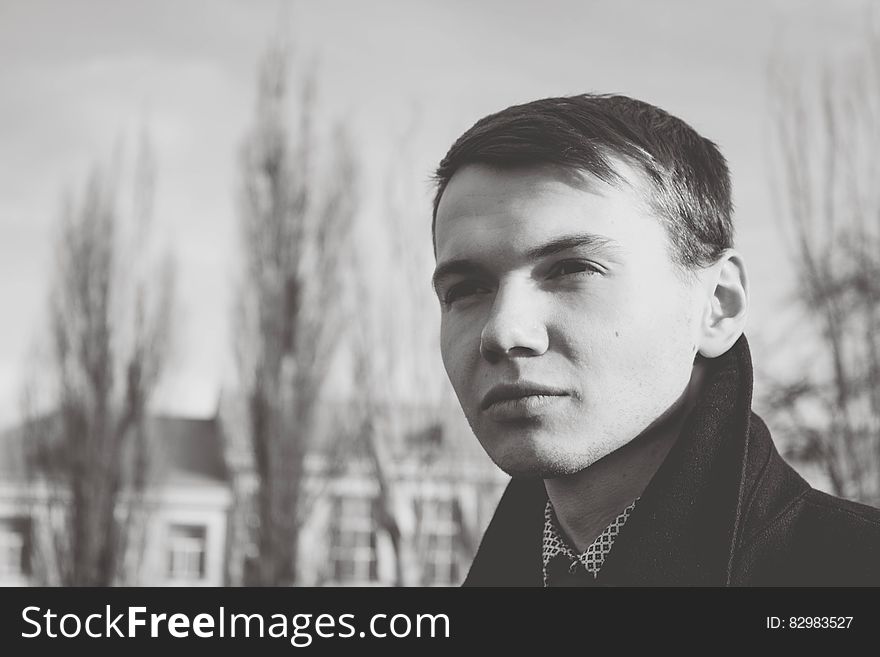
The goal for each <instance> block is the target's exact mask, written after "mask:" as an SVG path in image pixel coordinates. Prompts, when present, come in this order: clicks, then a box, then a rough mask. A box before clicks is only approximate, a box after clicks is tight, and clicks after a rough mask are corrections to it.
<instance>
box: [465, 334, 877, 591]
mask: <svg viewBox="0 0 880 657" xmlns="http://www.w3.org/2000/svg"><path fill="white" fill-rule="evenodd" d="M751 402H752V363H751V357H750V355H749V348H748V344H747V343H746V340H745V338H744V337H743V338H740V340H739V341H738V342H737V343H736V345H734V347H733V348H732V349H730V351H728V352H727V353H726V354H724V355H723V356H721V357H719V358H717V359H715V361H714V363H713V366H712V370H711V373H710V374H709V376H708V377H707V380H706V386H705V388H704V391H703V393H702V395H701V397H700V399H699V400H698V401H697V404H696V406H695V408H694V410H693V412H692V413H691V415H690V417H689V418H688V419H687V421H686V423H685V425H684V428H683V429H682V433H681V436H680V437H679V439H678V441H677V442H676V444H675V445H674V446H673V447H672V449H671V450H670V452H669V454H668V456H667V457H666V459H665V461H664V462H663V464H662V465H661V466H660V468H659V469H658V470H657V473H656V474H655V475H654V477H653V478H652V479H651V481H650V482H649V484H648V486H647V487H646V488H645V491H644V493H643V494H642V496H641V498H640V500H639V503H638V504H637V505H636V508H635V510H634V511H633V512H632V515H631V516H630V517H629V519H628V520H627V522H626V524H625V525H624V526H623V528H622V529H621V531H620V534H619V535H618V536H617V538H616V539H615V542H614V547H613V549H612V550H611V552H610V553H609V554H608V556H607V558H606V560H605V563H604V565H603V566H602V570H601V571H600V572H599V575H598V577H597V579H596V584H597V585H606V586H631V585H650V586H653V585H661V586H662V585H671V586H744V585H745V586H784V585H875V586H876V585H880V510H877V509H874V508H871V507H869V506H864V505H862V504H856V503H854V502H849V501H846V500H842V499H838V498H836V497H832V496H830V495H826V494H825V493H821V492H819V491H817V490H815V489H813V488H811V487H810V485H809V484H807V482H806V481H804V480H803V479H802V478H801V477H800V475H798V474H797V473H796V472H795V471H794V470H793V469H792V468H791V467H790V466H789V465H788V464H787V463H786V462H785V461H784V460H783V459H782V457H780V455H779V453H778V452H777V451H776V448H775V447H774V446H773V441H772V439H771V437H770V433H769V432H768V430H767V427H766V426H765V424H764V422H763V421H762V420H761V418H759V417H758V416H757V415H755V414H754V413H753V412H752V411H751ZM546 502H547V494H546V491H545V490H544V484H543V481H542V480H541V479H513V480H511V482H510V484H509V485H508V487H507V490H506V491H505V492H504V495H503V496H502V498H501V501H500V502H499V505H498V508H497V510H496V512H495V515H494V517H493V518H492V521H491V523H490V524H489V527H488V529H487V530H486V533H485V535H484V536H483V540H482V542H481V544H480V548H479V550H478V551H477V555H476V557H475V558H474V562H473V565H472V566H471V569H470V572H469V573H468V576H467V579H466V580H465V582H464V585H465V586H541V585H542V572H541V571H542V567H541V534H542V530H543V524H544V516H543V511H544V506H545V504H546Z"/></svg>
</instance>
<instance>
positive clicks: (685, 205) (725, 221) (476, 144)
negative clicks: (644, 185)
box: [431, 94, 733, 269]
mask: <svg viewBox="0 0 880 657" xmlns="http://www.w3.org/2000/svg"><path fill="white" fill-rule="evenodd" d="M613 156H617V157H619V158H622V159H623V160H625V161H628V162H630V163H634V164H636V165H637V168H641V169H642V170H643V171H644V173H645V174H646V177H647V180H648V182H649V185H650V194H649V198H648V203H649V206H650V207H651V209H652V211H653V212H654V213H655V214H656V215H657V217H658V219H659V220H660V221H661V222H662V224H663V225H664V227H665V229H666V231H667V234H668V236H669V240H670V244H671V246H672V251H673V253H672V258H673V260H674V261H675V262H677V263H678V264H679V265H681V266H683V267H684V268H686V269H696V268H698V267H704V266H707V265H709V264H711V263H712V262H715V261H716V260H717V259H718V258H719V257H720V256H721V254H722V252H723V251H724V249H726V248H729V247H731V246H732V245H733V223H732V212H733V202H732V200H731V190H730V174H729V172H728V169H727V163H726V161H725V159H724V156H723V155H721V152H720V151H719V150H718V147H717V146H716V145H715V144H714V143H712V142H711V141H709V140H708V139H706V138H704V137H701V136H700V135H699V134H698V133H697V132H696V131H695V130H694V129H693V128H691V127H690V126H689V125H688V124H687V123H685V122H684V121H682V120H681V119H678V118H676V117H674V116H672V115H671V114H669V113H667V112H665V111H663V110H662V109H660V108H658V107H655V106H654V105H650V104H648V103H645V102H642V101H639V100H635V99H633V98H628V97H627V96H618V95H599V94H581V95H578V96H568V97H560V98H544V99H542V100H536V101H533V102H530V103H525V104H523V105H514V106H513V107H508V108H507V109H505V110H501V111H500V112H497V113H495V114H490V115H489V116H487V117H485V118H482V119H480V120H479V121H477V122H476V123H475V124H474V125H473V127H471V128H470V129H469V130H468V131H467V132H465V133H464V134H463V135H462V136H461V137H459V138H458V140H457V141H456V142H455V143H454V144H453V145H452V148H450V149H449V152H448V153H447V154H446V157H444V158H443V160H442V161H441V162H440V166H439V167H437V171H436V173H435V176H434V179H435V181H436V183H437V193H436V195H435V196H434V212H433V221H432V224H431V233H432V236H434V237H435V238H436V222H437V207H438V206H439V204H440V198H441V197H442V196H443V192H444V191H445V190H446V186H447V185H448V184H449V181H450V180H451V179H452V176H453V175H454V174H455V172H456V171H458V170H459V169H461V168H462V167H464V166H466V165H469V164H485V165H489V166H493V167H498V168H502V169H504V168H519V167H529V166H538V165H545V164H550V165H557V166H560V167H563V168H565V169H570V170H582V171H587V172H588V173H590V174H592V175H594V176H596V177H597V178H599V179H600V180H603V181H604V182H607V183H609V184H619V183H620V182H621V181H622V177H621V176H620V174H619V173H618V172H617V171H615V169H614V166H613V163H612V161H611V159H610V158H611V157H613Z"/></svg>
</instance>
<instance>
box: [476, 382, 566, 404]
mask: <svg viewBox="0 0 880 657" xmlns="http://www.w3.org/2000/svg"><path fill="white" fill-rule="evenodd" d="M568 394H569V393H568V392H567V391H565V390H562V389H561V388H554V387H552V386H545V385H541V384H538V383H532V382H530V381H519V382H517V383H502V384H499V385H497V386H495V387H493V388H492V389H491V390H489V392H487V393H486V395H485V396H484V397H483V401H482V402H481V403H480V408H481V409H482V410H484V411H486V410H488V409H489V408H490V407H491V406H493V405H495V404H498V403H501V402H509V401H516V400H520V399H526V398H529V397H567V396H568Z"/></svg>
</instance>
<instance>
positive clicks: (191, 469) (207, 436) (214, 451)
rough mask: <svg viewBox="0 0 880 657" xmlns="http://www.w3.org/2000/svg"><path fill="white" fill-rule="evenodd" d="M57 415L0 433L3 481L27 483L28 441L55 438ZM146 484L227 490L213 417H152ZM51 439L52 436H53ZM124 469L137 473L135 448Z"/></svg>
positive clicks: (217, 433) (219, 438)
mask: <svg viewBox="0 0 880 657" xmlns="http://www.w3.org/2000/svg"><path fill="white" fill-rule="evenodd" d="M58 422H59V420H58V415H57V414H50V415H46V416H43V417H40V418H37V419H35V420H32V421H31V422H30V423H29V424H28V425H27V426H18V427H13V428H12V429H8V430H6V431H3V432H0V481H7V482H8V481H24V480H25V479H27V474H28V472H27V464H28V457H27V448H28V444H27V441H28V440H34V439H35V438H36V437H38V436H52V434H53V433H55V432H56V431H57V426H58ZM146 432H147V442H148V444H149V445H150V449H149V453H148V458H147V462H148V465H147V480H148V481H149V482H152V483H153V484H154V485H166V486H167V485H187V486H193V485H195V486H199V485H201V486H217V485H218V484H219V485H223V486H225V485H226V483H227V481H228V476H227V469H226V467H225V464H224V459H223V444H222V436H221V433H220V431H219V430H218V427H217V422H216V420H215V419H214V418H208V419H196V418H182V417H170V416H163V415H156V416H150V417H149V418H148V419H147V422H146ZM50 440H51V438H50ZM126 454H127V455H126V458H125V460H124V461H125V462H124V467H126V468H127V469H133V467H134V465H133V463H134V455H133V451H132V450H128V451H127V453H126Z"/></svg>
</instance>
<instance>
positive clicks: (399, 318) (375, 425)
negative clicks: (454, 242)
mask: <svg viewBox="0 0 880 657" xmlns="http://www.w3.org/2000/svg"><path fill="white" fill-rule="evenodd" d="M417 125H418V122H417V120H415V118H414V119H413V120H411V122H410V124H409V126H408V127H407V129H405V130H404V131H402V132H401V134H400V135H399V138H398V139H397V140H395V142H394V145H393V147H392V148H391V149H390V150H391V160H390V162H389V163H388V165H387V166H386V167H385V168H384V170H383V173H382V174H380V176H381V177H380V176H377V177H379V180H378V181H377V182H376V184H375V187H376V188H377V189H378V190H379V194H378V196H379V199H378V203H377V208H376V210H375V212H374V213H370V214H367V215H365V218H366V219H369V222H368V223H365V224H363V225H361V229H362V231H363V232H364V235H362V237H361V239H359V240H358V242H357V244H358V246H359V247H360V248H359V249H358V250H357V251H356V254H355V258H354V263H355V266H354V267H353V268H352V269H351V270H350V273H351V274H353V281H352V286H351V287H352V289H353V290H355V294H354V295H353V297H352V299H353V301H354V302H355V304H354V306H353V308H352V311H351V318H352V326H353V327H354V329H355V330H354V331H353V332H352V338H353V346H354V365H355V368H354V379H355V382H356V389H357V390H358V399H357V402H358V406H359V408H358V414H359V416H360V425H361V431H360V438H361V440H362V447H363V449H364V452H365V454H366V456H367V458H368V461H369V464H370V465H371V468H372V473H373V476H374V477H375V481H376V489H377V495H376V500H375V506H376V514H375V515H376V518H375V520H376V523H377V526H378V530H379V531H380V532H382V533H384V534H385V535H386V536H387V538H388V539H389V542H390V544H391V546H392V550H393V554H394V557H395V559H394V576H393V580H392V584H393V585H395V586H412V585H421V584H425V583H428V582H427V580H426V569H425V562H426V558H427V557H428V556H429V555H428V552H429V551H430V547H429V545H428V544H429V543H430V540H429V538H430V535H431V533H432V530H434V529H435V528H434V527H432V526H431V522H430V521H426V522H423V520H424V518H423V511H424V505H423V503H425V502H426V498H427V496H426V495H423V494H422V493H424V492H425V491H426V490H427V489H428V488H430V487H431V486H432V485H436V484H438V483H440V482H441V481H442V479H443V478H444V477H448V476H449V474H450V473H449V472H448V471H446V472H443V468H444V467H445V468H450V459H454V458H455V454H454V453H453V451H452V450H450V445H449V444H447V441H448V438H449V436H448V435H447V434H446V432H445V431H444V428H445V427H444V424H445V420H446V418H445V416H444V413H445V412H446V411H447V410H448V409H449V408H451V406H450V405H449V404H448V403H447V402H448V400H447V399H446V398H445V397H446V395H448V388H447V387H446V386H445V385H444V379H445V375H444V373H443V371H442V366H441V362H440V359H439V349H438V343H439V329H438V327H439V321H438V318H437V313H438V308H437V302H436V299H435V298H434V296H433V291H432V290H431V286H430V278H431V270H432V268H433V255H432V250H431V235H430V200H429V199H428V198H427V188H428V185H427V181H425V180H424V179H422V180H420V179H418V177H417V175H414V172H418V171H420V169H419V167H417V166H416V165H415V163H414V160H415V158H414V157H413V154H412V144H413V143H414V141H415V138H416V136H417V134H416V133H417ZM453 467H454V466H453ZM407 477H408V478H410V481H409V485H408V486H407V489H408V490H409V491H412V490H414V489H415V490H416V491H417V492H416V499H405V495H404V494H403V493H402V492H401V490H400V486H401V485H402V484H404V483H405V479H406V478H407ZM413 484H414V485H415V486H414V487H413ZM423 484H424V485H423ZM423 489H424V490H423ZM419 491H420V492H419ZM408 503H414V504H413V508H412V509H411V511H412V512H413V514H414V518H415V522H414V523H412V522H407V521H406V519H404V518H402V517H400V516H401V512H402V511H404V509H405V506H406V504H408ZM451 503H452V504H453V506H455V505H456V504H457V498H455V496H453V499H452V500H451ZM459 519H460V516H459ZM470 533H471V532H469V531H468V528H467V527H466V526H465V525H464V524H461V526H460V532H459V539H461V540H463V541H464V543H465V550H468V549H470V541H469V540H468V539H469V536H470ZM472 555H473V553H471V555H470V556H472Z"/></svg>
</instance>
